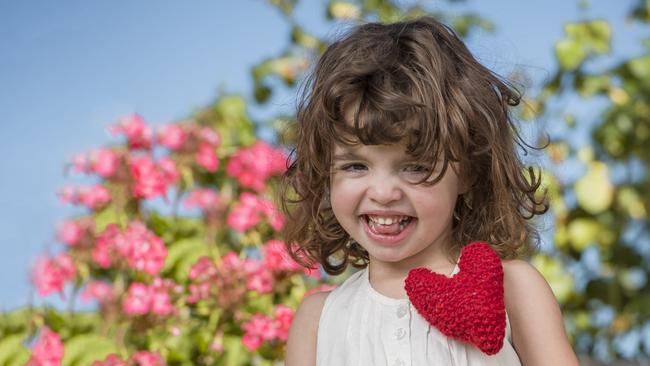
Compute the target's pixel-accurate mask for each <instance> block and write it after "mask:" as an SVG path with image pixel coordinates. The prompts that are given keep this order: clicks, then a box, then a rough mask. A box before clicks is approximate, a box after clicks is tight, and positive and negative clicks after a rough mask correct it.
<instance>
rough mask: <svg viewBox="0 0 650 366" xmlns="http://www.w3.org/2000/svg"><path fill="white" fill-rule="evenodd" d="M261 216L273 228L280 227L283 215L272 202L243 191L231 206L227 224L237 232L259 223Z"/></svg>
mask: <svg viewBox="0 0 650 366" xmlns="http://www.w3.org/2000/svg"><path fill="white" fill-rule="evenodd" d="M263 217H264V218H266V220H267V222H268V223H269V225H270V226H271V227H272V228H273V229H275V230H280V229H282V226H283V225H284V217H283V216H282V215H281V214H280V212H279V211H278V209H277V208H276V207H275V205H274V204H273V202H271V201H269V200H267V199H265V198H262V197H260V196H256V195H254V194H252V193H249V192H244V193H242V194H241V195H240V196H239V202H238V203H237V204H236V205H234V206H233V208H232V209H231V211H230V214H229V215H228V226H230V227H232V228H233V229H235V230H237V231H239V232H244V231H246V230H248V229H250V228H252V227H253V226H255V225H257V224H259V223H260V222H261V220H262V218H263Z"/></svg>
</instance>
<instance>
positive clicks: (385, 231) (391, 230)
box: [367, 219, 411, 235]
mask: <svg viewBox="0 0 650 366" xmlns="http://www.w3.org/2000/svg"><path fill="white" fill-rule="evenodd" d="M367 222H368V227H369V228H370V230H371V231H372V232H373V233H375V234H379V235H397V234H399V233H401V232H402V230H404V228H405V227H406V226H407V225H408V224H410V223H411V219H409V220H407V221H406V222H394V223H392V224H390V225H382V224H380V223H377V222H374V221H372V220H370V219H367Z"/></svg>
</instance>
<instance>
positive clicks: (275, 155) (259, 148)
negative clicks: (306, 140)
mask: <svg viewBox="0 0 650 366" xmlns="http://www.w3.org/2000/svg"><path fill="white" fill-rule="evenodd" d="M286 159H287V156H286V155H285V154H284V152H282V151H281V150H278V149H276V148H274V147H273V146H271V145H269V144H268V143H266V142H264V141H257V142H256V143H255V144H254V145H253V146H251V147H249V148H244V149H241V150H239V151H238V152H236V153H235V154H233V155H232V156H231V157H230V160H229V161H228V166H227V167H226V173H228V175H230V176H231V177H235V178H237V180H238V181H239V184H241V185H242V186H243V187H246V188H252V189H253V190H255V191H257V192H262V191H264V188H265V187H266V180H267V179H268V178H269V177H270V176H272V175H274V174H281V173H284V171H285V170H286V169H287V167H286Z"/></svg>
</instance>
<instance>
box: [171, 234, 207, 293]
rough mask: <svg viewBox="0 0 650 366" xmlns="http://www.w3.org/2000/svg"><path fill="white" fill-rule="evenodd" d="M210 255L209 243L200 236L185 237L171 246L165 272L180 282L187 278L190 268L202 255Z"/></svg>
mask: <svg viewBox="0 0 650 366" xmlns="http://www.w3.org/2000/svg"><path fill="white" fill-rule="evenodd" d="M205 255H209V251H208V244H206V243H205V242H204V241H202V240H200V239H198V238H191V239H183V240H180V241H178V242H176V243H173V244H172V245H170V246H169V248H168V251H167V258H166V259H165V266H164V267H163V272H164V273H167V274H173V277H174V279H175V280H176V281H178V282H184V281H186V280H187V276H188V275H189V270H190V268H191V267H192V265H193V264H194V263H196V261H197V259H199V257H201V256H205Z"/></svg>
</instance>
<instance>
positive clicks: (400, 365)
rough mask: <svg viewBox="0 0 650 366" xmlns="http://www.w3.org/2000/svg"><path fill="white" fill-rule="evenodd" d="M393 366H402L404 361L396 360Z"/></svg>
mask: <svg viewBox="0 0 650 366" xmlns="http://www.w3.org/2000/svg"><path fill="white" fill-rule="evenodd" d="M393 366H404V361H403V360H402V359H401V358H396V359H395V361H394V362H393Z"/></svg>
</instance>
